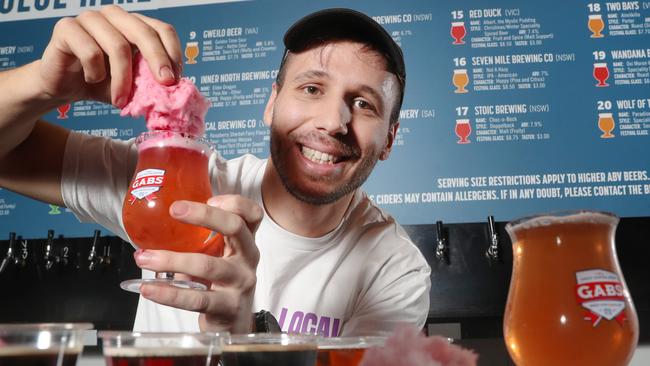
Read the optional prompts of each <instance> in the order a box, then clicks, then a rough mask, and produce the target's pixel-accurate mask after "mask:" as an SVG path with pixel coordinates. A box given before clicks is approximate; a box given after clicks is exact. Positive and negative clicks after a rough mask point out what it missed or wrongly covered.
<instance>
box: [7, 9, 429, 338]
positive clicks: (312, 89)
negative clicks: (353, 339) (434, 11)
mask: <svg viewBox="0 0 650 366" xmlns="http://www.w3.org/2000/svg"><path fill="white" fill-rule="evenodd" d="M284 43H285V46H286V51H285V54H284V56H283V59H282V64H281V66H280V71H279V73H278V78H277V80H276V83H274V85H273V89H272V93H271V96H270V97H269V101H268V103H267V106H266V108H265V110H264V121H265V122H266V124H268V125H269V127H270V129H271V149H270V150H271V158H270V159H259V158H257V157H255V156H252V155H245V156H242V157H239V158H237V159H233V160H229V161H226V160H223V159H222V158H221V157H220V156H218V154H216V153H215V154H213V156H212V157H211V159H210V174H211V178H212V179H211V181H212V184H213V189H214V191H215V192H218V193H219V194H218V195H217V196H214V197H212V198H210V199H209V200H208V201H207V202H189V201H177V202H175V203H174V204H173V205H172V207H171V209H170V215H171V216H172V217H174V218H176V219H178V220H180V221H183V222H187V223H191V224H195V225H200V226H204V227H206V228H209V229H211V230H215V231H219V232H221V233H223V234H224V237H225V241H226V250H225V254H224V256H223V257H212V256H209V255H206V254H197V253H174V252H168V251H158V250H138V251H136V253H135V260H136V263H137V264H138V265H139V266H140V267H141V268H143V270H144V271H143V275H144V276H145V277H149V276H152V273H153V271H155V272H177V273H185V274H187V275H190V276H194V277H198V278H201V279H203V280H204V282H206V283H208V284H209V288H208V290H207V291H198V290H189V289H181V288H175V287H170V286H160V285H143V286H142V287H141V288H140V291H141V295H142V297H141V299H140V302H139V305H138V310H137V315H136V322H135V326H134V328H135V329H136V330H146V331H196V330H199V329H200V330H204V331H206V330H210V331H214V330H229V331H231V332H235V333H237V332H248V331H250V330H251V329H254V326H253V322H252V320H251V316H250V313H251V311H259V310H262V309H267V310H269V311H270V312H271V313H272V314H273V315H274V316H275V317H276V318H277V320H278V323H279V325H280V327H281V329H282V330H283V331H288V332H308V333H319V334H322V335H325V336H340V335H352V334H366V335H368V334H377V333H380V332H385V331H391V330H393V329H394V328H395V327H397V326H398V325H401V324H412V325H416V326H418V327H422V326H423V325H424V323H425V321H426V317H427V313H428V308H429V289H430V285H431V284H430V272H431V271H430V268H429V266H428V265H427V263H426V261H425V259H424V257H423V256H422V254H421V253H420V252H419V250H418V248H417V247H416V246H415V245H414V244H413V243H412V242H411V240H410V239H409V238H408V236H407V234H406V233H405V232H404V230H403V229H402V228H401V227H400V226H399V225H398V224H397V223H396V222H395V220H394V219H393V218H392V217H391V216H390V215H389V214H387V213H386V212H384V211H383V210H381V209H380V208H378V207H377V206H376V205H375V204H374V203H373V202H372V201H371V200H370V199H369V198H368V196H367V195H366V194H365V193H364V192H363V191H362V190H361V189H360V188H359V187H360V186H361V185H362V184H363V182H364V181H365V180H366V178H367V177H368V176H369V175H370V173H371V171H372V169H373V167H374V166H375V164H376V163H377V161H378V160H385V159H387V158H388V157H389V154H390V151H391V147H392V144H393V141H394V139H395V134H396V133H397V128H398V126H399V123H398V120H397V118H398V116H399V110H400V107H401V104H402V99H403V95H404V85H405V75H406V74H405V67H404V61H403V57H402V52H401V50H400V48H399V46H398V45H397V44H396V43H395V42H394V41H393V40H392V38H391V37H390V35H389V34H388V33H386V31H385V30H384V29H383V28H382V27H381V26H380V25H379V24H377V23H376V22H375V21H373V20H372V19H371V18H369V17H368V16H366V15H364V14H362V13H359V12H356V11H353V10H349V9H328V10H323V11H319V12H316V13H313V14H310V15H307V16H306V17H304V18H302V19H301V20H299V21H298V22H296V23H295V24H294V25H293V26H292V27H291V28H290V29H289V30H288V31H287V33H286V34H285V36H284ZM132 45H135V46H136V47H137V48H138V49H139V50H140V52H141V53H142V54H143V56H144V58H145V59H146V60H147V62H148V64H149V67H150V69H151V71H152V73H153V74H154V75H156V76H157V78H158V81H159V82H160V83H163V84H166V85H170V84H173V83H174V82H175V80H176V78H177V76H178V75H174V73H175V74H178V72H179V67H178V66H177V65H178V64H179V63H180V62H181V60H182V56H181V54H180V49H181V48H180V42H179V41H178V38H177V36H176V34H175V32H173V29H172V28H171V27H170V26H169V25H167V24H164V23H162V22H160V21H158V20H156V19H152V18H147V17H144V16H142V15H138V14H129V13H126V12H124V11H123V10H122V9H121V8H119V7H116V6H108V7H105V8H103V9H102V10H101V11H99V12H84V13H82V14H81V15H79V16H78V17H77V18H73V19H64V20H61V21H60V22H58V23H57V26H55V30H54V32H53V35H52V40H51V41H50V45H48V47H47V49H46V50H45V52H44V55H43V57H42V58H41V59H40V60H37V61H35V62H33V63H31V64H29V65H26V66H24V67H21V68H18V69H15V70H11V71H8V72H4V73H0V85H2V87H3V88H4V87H7V88H8V89H7V90H14V92H13V93H11V94H9V93H5V94H4V95H1V96H0V108H2V110H4V111H5V113H3V114H2V115H1V116H0V140H1V141H0V142H1V144H0V146H2V148H0V185H2V186H4V187H6V188H9V189H11V190H14V191H16V192H20V193H22V194H25V195H28V196H31V197H34V198H37V199H40V200H43V201H46V202H50V203H54V204H58V205H65V206H67V207H69V208H70V209H71V210H72V211H73V212H74V213H75V214H76V215H77V217H79V219H80V220H82V221H94V222H97V223H100V224H102V225H104V226H105V227H107V228H109V229H110V230H111V231H113V232H114V233H115V234H117V235H119V236H121V237H122V238H124V239H126V240H128V236H127V235H126V233H125V232H124V228H123V225H122V222H121V220H120V217H121V209H122V202H123V199H124V196H125V194H126V190H127V188H128V184H129V179H130V177H131V176H132V174H133V170H134V166H135V162H136V159H137V151H136V148H135V146H134V143H133V141H121V140H111V139H107V138H101V137H91V136H86V135H83V134H80V133H76V132H73V131H69V130H65V129H63V128H61V127H57V126H54V125H51V124H48V123H47V122H44V121H41V120H40V116H41V115H43V114H44V113H46V112H47V111H48V110H51V109H53V108H55V107H56V106H58V105H60V104H62V103H64V102H73V101H76V100H83V99H92V100H100V101H104V102H109V101H110V102H112V103H113V104H115V105H116V106H118V107H123V106H124V103H125V100H124V98H123V97H124V96H125V95H129V92H130V83H131V71H130V70H131V63H132V58H131V57H129V56H130V49H131V46H132ZM126 50H128V51H129V52H126V53H125V51H126ZM125 55H129V56H126V57H125ZM105 59H106V60H108V66H109V67H106V65H105V64H104V60H105ZM27 166H29V167H30V168H29V169H26V168H25V167H27ZM258 330H259V329H258Z"/></svg>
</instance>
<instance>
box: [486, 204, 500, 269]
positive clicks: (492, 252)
mask: <svg viewBox="0 0 650 366" xmlns="http://www.w3.org/2000/svg"><path fill="white" fill-rule="evenodd" d="M487 219H488V234H489V236H490V246H488V249H487V251H486V252H485V256H487V257H488V259H490V260H493V261H495V262H496V261H499V260H500V259H501V245H500V244H499V236H498V235H497V230H496V227H495V225H494V216H492V215H490V216H488V217H487Z"/></svg>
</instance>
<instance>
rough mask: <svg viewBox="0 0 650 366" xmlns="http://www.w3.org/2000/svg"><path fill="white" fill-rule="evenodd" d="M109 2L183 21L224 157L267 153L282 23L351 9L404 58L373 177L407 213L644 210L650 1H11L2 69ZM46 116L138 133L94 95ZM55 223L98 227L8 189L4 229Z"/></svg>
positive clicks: (478, 215) (1, 21) (414, 219)
mask: <svg viewBox="0 0 650 366" xmlns="http://www.w3.org/2000/svg"><path fill="white" fill-rule="evenodd" d="M28 3H29V4H28ZM73 3H74V4H73ZM107 3H116V4H122V5H124V6H125V8H127V9H129V10H134V11H139V12H142V13H144V14H146V15H149V16H153V17H156V18H159V19H161V20H163V21H165V22H168V23H171V24H173V25H174V26H175V27H176V29H177V31H178V34H179V37H180V40H181V43H182V45H183V47H184V55H185V65H184V70H185V76H187V77H189V78H190V79H191V80H192V81H193V82H194V83H195V84H196V85H197V87H198V88H199V90H200V91H201V92H202V93H203V94H204V95H205V96H206V97H207V98H208V99H210V101H211V103H212V107H211V108H210V110H209V111H208V115H207V117H206V127H207V131H206V136H207V138H208V139H210V140H211V141H212V142H213V143H215V145H216V146H217V148H218V149H219V151H220V152H221V154H222V155H223V156H225V157H226V158H231V157H236V156H239V155H241V154H246V153H250V154H255V155H257V156H260V157H266V156H267V155H268V151H269V150H268V140H269V130H268V128H267V127H266V126H265V125H264V123H263V121H262V112H263V109H264V106H265V103H266V101H267V99H268V97H269V95H270V92H271V85H272V83H273V81H274V79H275V76H276V74H277V68H278V65H279V62H280V59H281V57H282V52H283V44H282V35H283V34H284V31H285V30H286V29H287V27H288V26H289V25H291V24H292V23H293V22H294V21H295V20H297V19H299V18H300V17H301V16H303V15H305V14H307V13H309V12H311V11H315V10H318V9H320V8H323V7H336V6H342V7H350V8H354V9H357V10H361V11H363V12H365V13H367V14H368V15H370V16H372V17H373V18H374V19H376V20H377V21H378V22H379V23H380V24H382V25H383V26H384V27H385V28H386V29H387V30H388V32H389V33H390V34H391V35H392V36H393V38H394V39H395V40H396V41H397V42H398V43H399V44H400V45H401V47H402V49H403V51H404V54H405V59H406V64H407V89H406V96H405V100H404V105H403V107H402V111H401V114H400V116H401V118H400V120H401V124H400V128H399V132H398V136H397V139H396V141H395V144H394V148H393V152H392V155H391V157H390V158H389V159H388V160H387V161H384V162H380V163H379V164H378V165H377V168H376V169H375V171H374V173H373V174H372V175H371V176H370V178H369V179H368V181H367V182H366V183H365V185H364V189H365V190H366V191H367V192H368V194H369V195H370V196H371V197H372V199H373V200H374V201H375V202H376V203H378V204H379V205H380V206H381V207H383V208H384V209H386V210H387V211H388V212H390V213H391V214H393V215H394V216H395V217H396V218H397V219H398V221H399V222H401V223H402V224H430V223H434V222H435V221H436V220H443V221H445V222H455V223H461V222H477V221H484V220H485V217H486V216H488V215H494V216H495V218H496V220H498V221H507V220H511V219H513V218H516V217H519V216H523V215H529V214H533V213H538V212H546V211H557V210H569V209H598V210H606V211H611V212H614V213H616V214H618V215H619V216H623V217H630V216H648V215H650V179H649V178H650V176H649V173H648V171H650V157H649V154H648V152H650V151H649V150H650V149H649V148H648V146H649V143H650V136H649V132H650V42H648V40H650V2H648V1H612V2H582V1H573V2H564V1H559V0H549V1H545V2H521V1H507V0H483V1H479V0H475V1H455V2H434V1H423V0H420V1H415V0H405V1H399V2H397V1H395V2H377V1H371V0H359V1H327V2H320V3H312V2H304V1H298V0H282V1H162V0H158V1H157V0H150V1H92V0H75V1H70V0H68V1H64V0H58V1H57V0H53V1H50V2H38V1H22V2H18V1H15V2H2V3H0V4H1V5H0V35H1V36H0V69H8V68H12V67H16V66H20V65H22V64H25V63H27V62H30V61H31V60H34V59H36V58H38V57H39V56H40V54H41V53H42V51H43V49H44V47H45V45H46V43H47V41H48V39H49V35H50V30H51V28H52V27H53V25H54V24H55V22H56V21H57V20H58V17H61V16H70V15H75V14H78V13H79V12H80V11H83V10H86V9H97V8H99V7H100V6H101V5H102V4H107ZM21 4H22V5H21ZM44 4H45V5H44ZM20 6H22V8H21V7H20ZM39 7H40V8H39ZM45 119H47V120H49V121H52V122H55V123H59V124H61V125H63V126H65V127H68V128H72V129H75V130H79V131H82V132H85V133H88V134H92V135H101V136H110V137H114V138H121V139H128V138H132V137H134V136H136V135H137V134H138V133H140V132H142V131H143V130H144V123H143V121H142V120H133V119H128V118H121V117H119V111H118V110H116V109H115V108H113V107H111V106H109V105H102V104H100V103H95V102H77V103H74V104H72V105H67V106H61V107H60V108H59V109H58V111H55V112H52V113H50V114H48V115H47V116H46V117H45ZM47 229H55V230H56V231H57V232H59V233H63V234H65V235H67V236H90V235H91V234H92V230H93V229H94V226H92V225H87V224H83V225H82V224H79V223H78V222H77V220H76V219H75V218H74V216H73V215H72V214H71V213H70V212H68V211H66V209H64V208H59V207H55V206H49V205H46V204H43V203H40V202H36V201H33V200H30V199H27V198H23V197H21V196H19V195H16V194H14V193H12V192H9V191H7V190H0V235H3V234H2V233H3V232H6V233H8V232H9V231H16V232H18V233H20V234H22V235H23V236H25V237H43V236H44V235H45V233H46V232H47Z"/></svg>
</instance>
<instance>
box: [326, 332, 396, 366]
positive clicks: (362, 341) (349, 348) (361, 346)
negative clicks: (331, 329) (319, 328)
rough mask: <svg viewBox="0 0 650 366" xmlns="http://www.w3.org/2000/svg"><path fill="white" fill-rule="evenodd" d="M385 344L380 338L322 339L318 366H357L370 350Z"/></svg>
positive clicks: (384, 340)
mask: <svg viewBox="0 0 650 366" xmlns="http://www.w3.org/2000/svg"><path fill="white" fill-rule="evenodd" d="M385 343H386V337H380V336H367V337H332V338H320V339H319V340H318V358H317V361H316V366H357V365H359V364H360V363H361V359H362V358H363V355H364V354H365V353H366V350H367V349H368V348H372V347H382V346H383V345H384V344H385Z"/></svg>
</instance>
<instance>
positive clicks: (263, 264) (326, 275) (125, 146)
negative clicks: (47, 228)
mask: <svg viewBox="0 0 650 366" xmlns="http://www.w3.org/2000/svg"><path fill="white" fill-rule="evenodd" d="M136 161H137V152H136V149H135V146H134V144H133V142H132V141H128V142H125V141H120V140H109V139H104V138H99V137H90V136H86V135H82V134H78V133H71V134H70V137H69V138H68V143H67V146H66V152H65V157H64V164H63V175H62V179H61V182H62V184H61V190H62V194H63V199H64V201H65V204H66V206H67V207H68V208H70V209H71V210H72V212H74V213H75V215H76V216H77V217H78V218H79V220H81V221H84V222H97V223H99V224H101V225H103V226H105V227H106V228H108V229H109V230H111V231H112V232H113V233H115V234H116V235H118V236H120V237H122V238H123V239H125V240H127V241H128V236H127V235H126V233H125V231H124V227H123V224H122V214H121V210H122V202H123V199H124V196H125V195H126V192H127V188H128V185H129V181H130V179H131V175H132V173H133V171H134V169H135V165H136ZM265 166H266V160H261V159H258V158H256V157H255V156H253V155H245V156H242V157H240V158H237V159H233V160H228V161H226V160H224V159H222V158H220V157H219V156H218V154H213V155H212V156H211V158H210V177H211V183H212V186H213V189H214V191H215V192H218V193H231V194H240V195H242V196H245V197H248V198H250V199H252V200H253V201H255V202H257V203H258V204H260V206H262V207H263V204H262V194H261V184H262V177H263V174H264V169H265ZM304 219H305V220H309V218H308V217H306V218H304ZM255 240H256V243H257V246H258V248H259V251H260V262H259V265H258V268H257V285H256V289H255V299H254V311H259V310H262V309H264V310H268V311H270V312H271V313H272V314H273V315H274V316H275V317H276V319H277V320H278V322H279V324H280V326H281V328H282V330H283V331H290V332H296V331H299V332H310V333H315V332H317V333H320V334H323V335H326V336H341V335H351V334H372V333H377V332H381V331H389V330H392V329H394V328H395V327H396V326H398V325H399V324H403V323H410V324H414V325H416V326H418V327H422V326H424V323H425V321H426V317H427V313H428V309H429V290H430V287H431V282H430V274H431V269H430V268H429V266H428V264H427V262H426V260H425V259H424V257H423V256H422V253H420V251H419V249H418V248H417V247H416V246H415V245H414V244H413V243H412V242H411V240H410V239H409V238H408V236H407V234H406V233H405V232H404V230H403V229H402V227H401V226H399V225H398V224H397V223H396V222H395V221H394V219H393V218H392V217H391V216H389V215H388V214H386V213H385V212H384V211H382V210H381V209H380V208H378V207H377V206H375V205H374V204H373V203H372V201H370V199H369V198H368V197H367V196H366V194H365V193H363V192H362V191H361V190H357V191H356V193H355V195H354V198H353V200H352V203H351V204H350V207H349V208H348V211H347V212H346V213H345V215H344V218H343V220H342V221H341V223H340V224H339V225H338V227H337V228H336V229H334V230H333V231H331V232H330V233H328V234H326V235H324V236H322V237H319V238H306V237H302V236H298V235H295V234H293V233H291V232H288V231H286V230H285V229H283V228H282V227H280V226H279V225H277V224H276V223H275V222H274V221H273V220H272V219H270V218H269V216H268V215H267V214H266V212H265V213H264V218H263V220H262V223H261V225H260V227H259V229H258V231H257V233H256V236H255ZM143 276H144V277H153V273H151V272H150V271H143ZM134 329H135V330H139V331H198V329H199V328H198V313H194V312H188V311H184V310H179V309H175V308H171V307H167V306H163V305H159V304H156V303H153V302H151V301H148V300H146V299H144V298H142V297H140V301H139V304H138V310H137V314H136V320H135V325H134Z"/></svg>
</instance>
